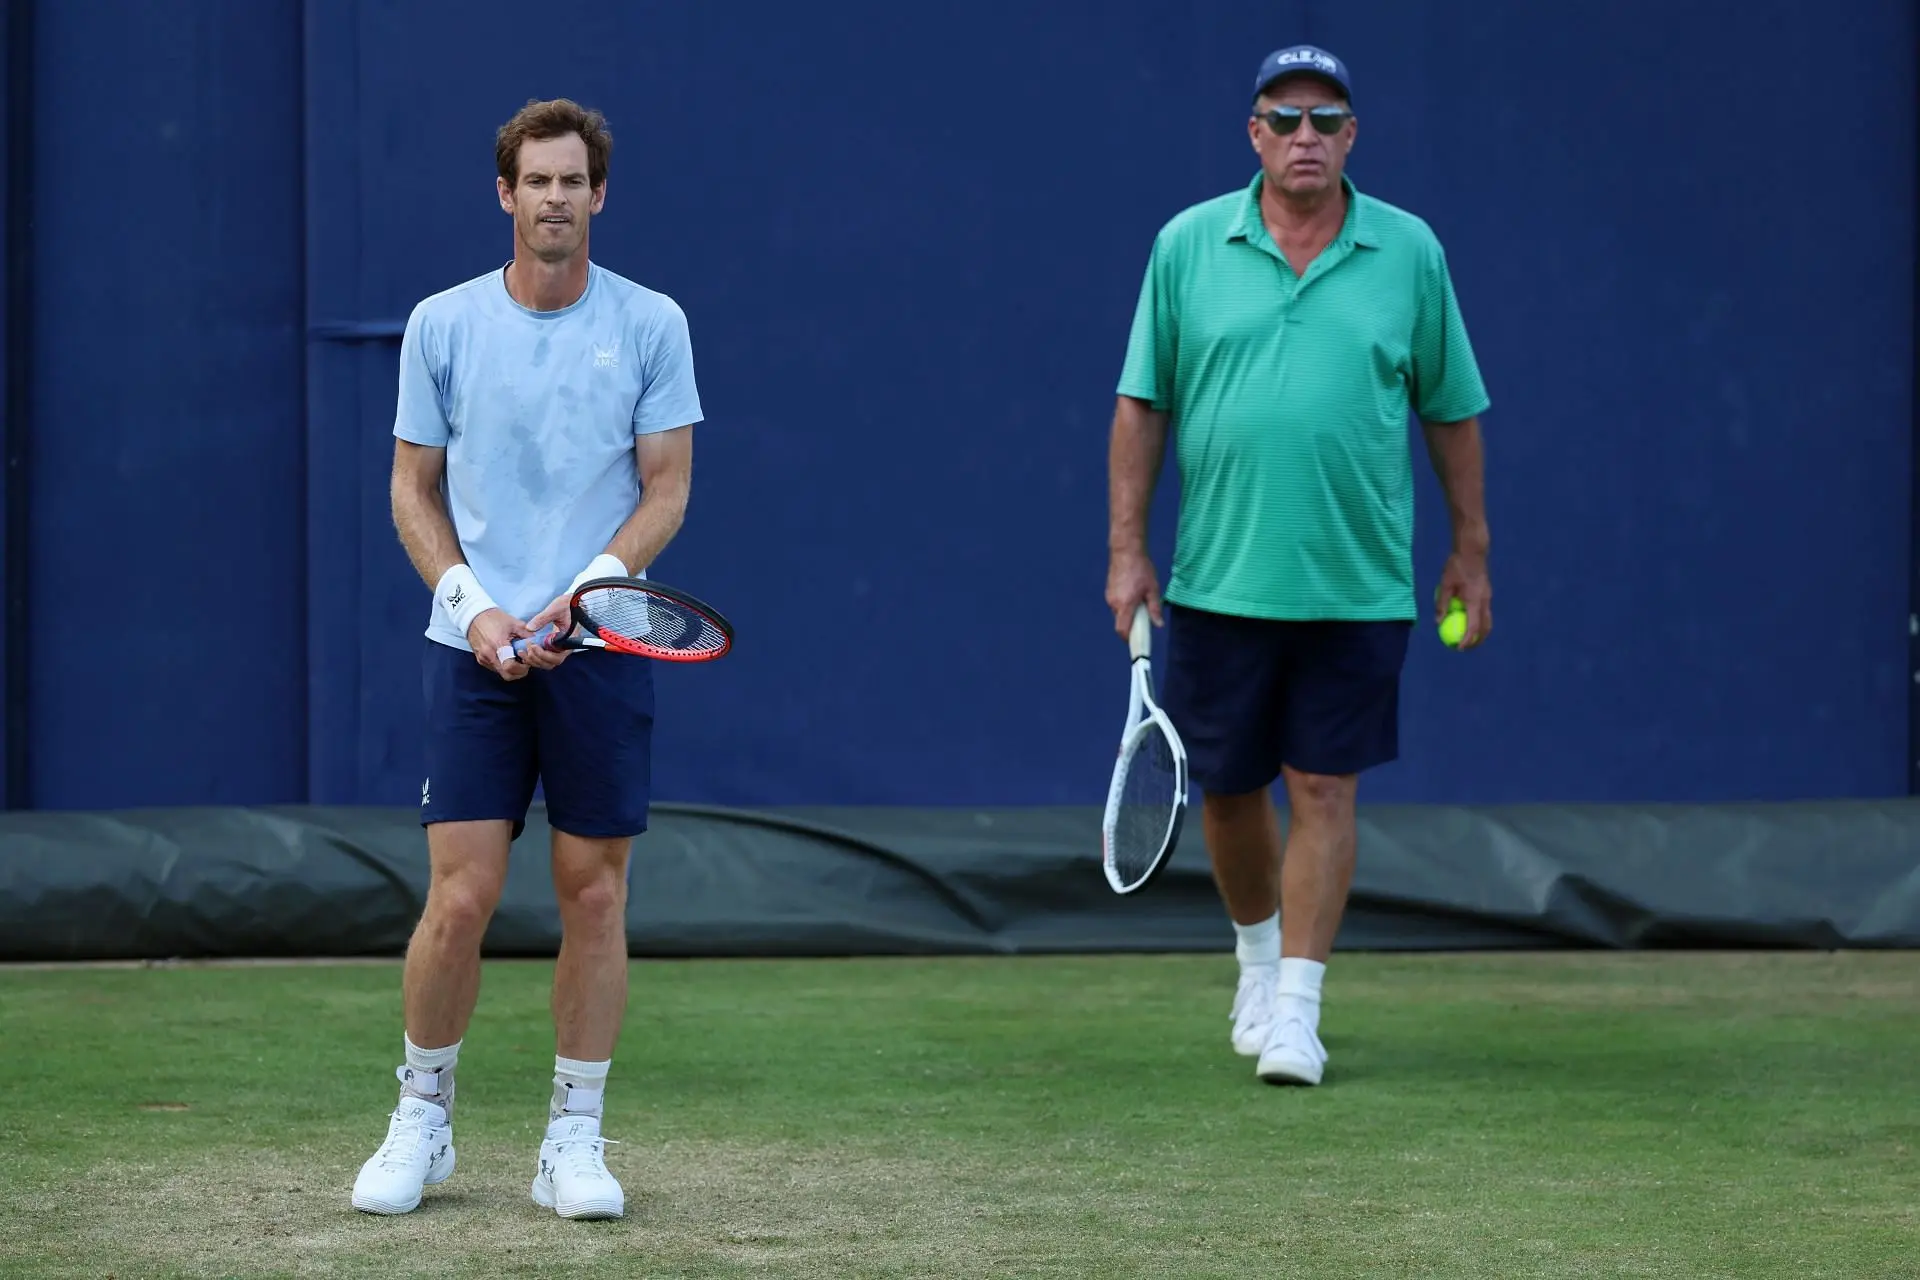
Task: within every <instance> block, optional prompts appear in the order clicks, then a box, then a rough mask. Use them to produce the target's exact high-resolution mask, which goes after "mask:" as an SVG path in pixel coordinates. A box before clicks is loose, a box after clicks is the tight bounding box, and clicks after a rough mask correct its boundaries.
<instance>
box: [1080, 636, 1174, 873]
mask: <svg viewBox="0 0 1920 1280" xmlns="http://www.w3.org/2000/svg"><path fill="white" fill-rule="evenodd" d="M1152 644H1153V619H1152V618H1151V617H1150V616H1149V615H1148V613H1147V606H1146V605H1144V604H1143V605H1141V606H1140V607H1139V608H1137V609H1136V610H1135V611H1134V614H1133V630H1132V632H1131V634H1130V635H1129V637H1128V648H1129V649H1130V650H1131V651H1132V653H1133V688H1132V691H1131V693H1130V694H1129V695H1128V699H1127V727H1126V729H1125V730H1124V731H1123V732H1122V733H1121V735H1120V756H1119V759H1117V760H1116V761H1114V765H1113V781H1112V782H1111V783H1110V784H1109V785H1108V787H1107V810H1106V815H1105V817H1104V818H1103V819H1102V821H1101V825H1100V845H1101V863H1102V866H1103V868H1104V870H1105V871H1106V873H1107V883H1108V885H1110V886H1112V888H1113V891H1114V892H1115V893H1133V892H1135V891H1137V890H1140V889H1144V888H1146V887H1147V885H1148V884H1150V883H1151V882H1152V880H1153V878H1154V877H1155V876H1156V875H1158V874H1159V873H1160V869H1161V868H1162V867H1164V866H1165V865H1166V863H1167V857H1168V855H1169V854H1171V853H1172V852H1173V847H1174V845H1175V844H1176V843H1178V842H1179V839H1180V824H1181V822H1182V821H1183V820H1184V819H1185V817H1186V812H1187V749H1186V747H1185V746H1183V745H1182V744H1181V742H1180V735H1179V734H1178V733H1176V732H1175V731H1174V727H1173V722H1172V721H1171V720H1169V719H1167V713H1166V712H1164V711H1162V710H1161V709H1160V704H1159V703H1157V702H1155V701H1154V698H1153V662H1152V656H1151V651H1152Z"/></svg>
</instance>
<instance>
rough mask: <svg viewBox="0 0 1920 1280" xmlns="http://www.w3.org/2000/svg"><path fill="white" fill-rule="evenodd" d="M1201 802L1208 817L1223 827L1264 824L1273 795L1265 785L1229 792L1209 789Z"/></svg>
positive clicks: (1271, 804)
mask: <svg viewBox="0 0 1920 1280" xmlns="http://www.w3.org/2000/svg"><path fill="white" fill-rule="evenodd" d="M1200 804H1201V807H1202V808H1203V809H1204V810H1205V812H1206V815H1207V817H1208V818H1209V819H1211V820H1212V821H1214V822H1216V823H1218V824H1220V825H1221V826H1223V827H1239V826H1243V825H1249V824H1254V825H1264V824H1265V823H1266V822H1267V820H1268V811H1269V810H1270V809H1271V808H1272V807H1273V796H1272V794H1271V793H1270V792H1268V790H1267V789H1266V788H1265V787H1261V788H1259V789H1257V790H1254V791H1237V792H1229V793H1221V792H1215V791H1209V792H1206V793H1205V794H1204V795H1202V797H1201V799H1200Z"/></svg>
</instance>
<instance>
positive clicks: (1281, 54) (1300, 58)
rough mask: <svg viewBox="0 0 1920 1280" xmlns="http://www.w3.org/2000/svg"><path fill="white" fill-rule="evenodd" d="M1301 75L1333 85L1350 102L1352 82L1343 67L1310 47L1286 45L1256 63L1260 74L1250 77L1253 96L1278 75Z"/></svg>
mask: <svg viewBox="0 0 1920 1280" xmlns="http://www.w3.org/2000/svg"><path fill="white" fill-rule="evenodd" d="M1302 73H1305V74H1309V75H1316V76H1319V77H1320V78H1321V79H1323V80H1329V81H1331V82H1333V83H1334V84H1336V85H1338V86H1339V88H1340V92H1341V94H1342V96H1344V97H1345V98H1346V99H1347V101H1349V102H1351V101H1353V82H1352V81H1351V80H1349V79H1348V78H1347V64H1346V63H1344V62H1342V61H1340V59H1338V58H1336V57H1334V56H1333V55H1332V54H1330V53H1328V52H1327V51H1326V50H1325V49H1320V48H1316V47H1314V46H1313V45H1310V44H1296V45H1289V46H1288V47H1287V48H1285V49H1275V50H1274V51H1273V52H1272V53H1270V54H1268V55H1267V56H1266V60H1265V61H1263V62H1262V63H1261V64H1260V74H1259V75H1257V76H1255V77H1254V78H1253V96H1254V97H1256V98H1257V97H1259V96H1260V91H1261V90H1262V89H1265V88H1266V87H1267V86H1268V85H1270V84H1272V83H1273V82H1274V81H1275V80H1278V79H1279V78H1280V77H1281V76H1289V75H1299V74H1302Z"/></svg>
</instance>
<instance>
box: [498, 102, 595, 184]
mask: <svg viewBox="0 0 1920 1280" xmlns="http://www.w3.org/2000/svg"><path fill="white" fill-rule="evenodd" d="M569 133H577V134H579V135H580V140H581V141H582V142H584V143H586V144H587V182H588V184H589V185H590V186H593V187H598V186H600V184H601V183H603V182H605V181H606V180H607V157H608V156H610V155H611V154H612V152H613V135H612V134H611V133H608V132H607V119H606V117H605V116H603V115H601V114H600V113H599V112H598V111H593V110H590V109H588V108H586V107H583V106H581V105H580V104H579V103H577V102H575V101H574V100H573V99H571V98H553V99H550V100H548V101H546V102H542V101H540V100H539V99H538V98H529V99H528V100H527V105H526V106H524V107H522V108H520V109H519V110H518V111H516V112H514V113H513V119H511V120H509V121H507V122H506V123H505V124H503V125H501V126H500V132H499V134H498V136H496V137H495V139H494V144H493V162H494V165H495V166H496V167H497V168H498V169H499V170H500V176H501V177H502V178H503V179H505V180H506V184H507V185H508V186H509V187H517V186H519V185H520V144H521V143H523V142H526V141H528V140H530V139H531V140H537V141H545V140H546V139H548V138H560V137H565V136H566V135H567V134H569Z"/></svg>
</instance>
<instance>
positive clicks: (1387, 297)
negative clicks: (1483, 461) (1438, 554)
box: [1119, 174, 1488, 620]
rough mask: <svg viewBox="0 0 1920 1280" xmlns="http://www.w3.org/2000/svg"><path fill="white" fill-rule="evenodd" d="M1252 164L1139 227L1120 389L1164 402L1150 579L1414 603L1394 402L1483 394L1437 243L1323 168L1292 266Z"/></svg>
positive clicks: (1355, 606) (1202, 587)
mask: <svg viewBox="0 0 1920 1280" xmlns="http://www.w3.org/2000/svg"><path fill="white" fill-rule="evenodd" d="M1260 181H1261V179H1260V175H1259V174H1255V175H1254V179H1253V181H1252V182H1251V183H1250V184H1249V185H1248V186H1246V187H1245V188H1243V189H1241V190H1238V191H1233V192H1229V193H1227V194H1226V195H1222V196H1217V197H1215V198H1214V199H1211V200H1207V201H1204V202H1202V203H1200V204H1197V205H1194V206H1192V207H1190V208H1188V209H1185V210H1183V211H1181V212H1180V213H1178V214H1176V215H1175V216H1174V217H1173V218H1172V219H1171V220H1170V221H1169V222H1168V223H1167V224H1166V225H1165V226H1164V227H1162V228H1161V230H1160V233H1159V234H1158V235H1157V236H1156V237H1155V238H1154V242H1153V252H1152V255H1151V256H1150V258H1149V260H1148V263H1147V271H1146V279H1145V282H1144V283H1143V284H1142V286H1141V290H1140V298H1139V303H1138V305H1137V307H1136V309H1135V312H1134V318H1133V330H1132V333H1131V335H1130V336H1129V338H1128V342H1127V354H1126V362H1125V365H1124V368H1123V369H1122V371H1121V375H1120V386H1119V392H1120V394H1121V395H1125V396H1133V397H1136V398H1138V399H1141V400H1145V401H1148V402H1149V403H1151V404H1152V406H1153V407H1154V408H1155V409H1159V410H1164V411H1167V412H1168V414H1169V419H1170V430H1171V431H1172V434H1173V439H1174V456H1175V458H1176V459H1177V462H1178V466H1179V471H1180V518H1179V524H1178V528H1177V531H1176V534H1175V543H1174V556H1173V571H1172V573H1171V574H1170V575H1169V576H1168V580H1167V586H1166V591H1165V594H1166V598H1167V599H1169V600H1171V601H1173V602H1174V603H1176V604H1182V605H1187V606H1190V607H1192V608H1196V609H1209V610H1214V611H1217V612H1221V613H1232V614H1241V615H1246V616H1251V617H1260V618H1307V619H1311V618H1342V619H1368V620H1377V619H1409V620H1411V619H1417V618H1418V617H1419V612H1418V609H1417V606H1416V603H1415V592H1414V575H1413V465H1412V449H1411V443H1412V441H1411V436H1410V432H1409V423H1408V414H1409V411H1410V410H1411V411H1413V412H1415V413H1417V414H1418V415H1419V416H1420V417H1421V418H1423V419H1425V420H1426V421H1428V422H1457V421H1460V420H1462V419H1464V418H1469V417H1472V416H1474V415H1476V414H1479V413H1481V412H1483V411H1485V409H1486V408H1487V403H1488V401H1487V393H1486V389H1485V387H1484V386H1483V385H1482V383H1481V380H1480V371H1479V368H1478V367H1477V365H1476V364H1475V362H1474V358H1473V348H1472V346H1471V345H1470V344H1469V343H1468V341H1467V329H1466V325H1465V323H1464V322H1463V321H1462V319H1461V317H1460V309H1459V306H1458V304H1457V303H1456V301H1455V299H1454V293H1453V282H1452V280H1451V278H1450V277H1449V275H1448V273H1447V263H1446V255H1445V254H1444V252H1443V251H1442V249H1441V246H1440V242H1439V240H1438V238H1437V237H1436V236H1435V235H1434V233H1433V230H1432V228H1430V227H1429V226H1428V225H1427V224H1426V223H1425V222H1424V221H1423V220H1421V219H1420V218H1418V217H1416V216H1415V215H1413V214H1411V213H1408V212H1406V211H1405V210H1402V209H1398V208H1395V207H1394V206H1393V205H1390V204H1387V203H1386V202H1384V201H1381V200H1376V199H1374V198H1372V197H1371V196H1366V195H1362V194H1361V193H1360V192H1359V191H1358V190H1357V189H1356V188H1355V187H1354V185H1353V183H1352V181H1351V180H1349V179H1346V178H1344V177H1343V178H1342V179H1341V181H1342V184H1343V185H1344V186H1345V187H1346V190H1347V197H1348V209H1347V217H1346V221H1345V223H1344V225H1343V226H1342V227H1341V229H1340V234H1339V236H1338V237H1337V238H1336V239H1335V240H1334V242H1333V243H1332V244H1331V245H1329V246H1328V247H1327V249H1326V250H1325V251H1324V252H1322V253H1321V255H1320V256H1319V257H1318V258H1317V259H1316V260H1315V261H1314V262H1313V265H1312V266H1311V267H1309V268H1308V270H1307V272H1306V274H1305V275H1304V276H1300V277H1296V276H1295V274H1294V272H1293V269H1292V268H1291V267H1290V266H1288V265H1287V260H1286V257H1285V256H1284V255H1283V254H1282V253H1281V252H1280V250H1279V248H1278V247H1277V246H1276V245H1275V244H1274V242H1273V240H1272V238H1271V237H1270V236H1269V235H1268V234H1267V229H1266V225H1265V223H1264V222H1263V221H1262V220H1261V217H1260V205H1259V196H1260Z"/></svg>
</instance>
